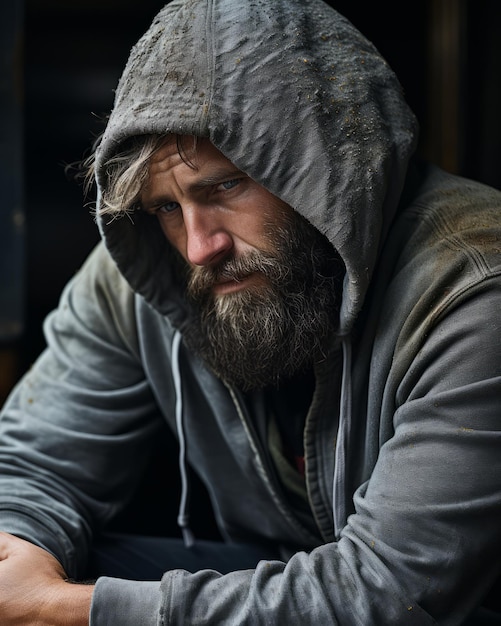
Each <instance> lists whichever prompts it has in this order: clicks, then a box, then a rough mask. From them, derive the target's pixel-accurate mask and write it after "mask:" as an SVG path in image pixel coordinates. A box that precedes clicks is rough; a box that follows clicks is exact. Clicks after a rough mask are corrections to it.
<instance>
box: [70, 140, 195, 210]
mask: <svg viewBox="0 0 501 626" xmlns="http://www.w3.org/2000/svg"><path fill="white" fill-rule="evenodd" d="M169 137H175V139H176V144H177V151H178V153H179V155H180V157H181V158H182V160H183V161H184V162H185V163H187V164H188V165H189V166H190V167H193V168H194V167H195V165H194V164H193V162H192V161H191V160H190V159H189V157H188V156H187V150H186V147H185V142H186V138H185V137H183V136H181V135H137V136H135V137H131V138H130V139H128V140H127V141H126V142H125V143H124V144H123V146H122V149H121V150H120V152H118V153H117V154H115V155H114V156H112V157H111V158H110V159H109V160H108V161H106V162H105V163H104V165H103V166H102V167H103V171H104V173H105V176H106V182H105V184H104V186H103V189H102V197H101V206H100V207H99V209H98V210H99V213H100V214H106V215H110V216H112V217H121V216H123V215H128V214H130V213H133V212H134V211H135V210H136V209H137V206H138V200H139V195H140V193H141V189H142V188H143V185H144V183H145V181H146V179H147V178H148V166H149V162H150V159H151V157H152V156H153V154H154V153H155V152H156V151H157V150H158V149H159V148H160V147H161V146H162V145H163V144H164V143H165V142H166V141H167V140H168V139H169ZM98 143H99V140H98V142H96V144H95V148H96V146H97V145H98ZM196 146H197V137H193V147H192V150H193V152H194V151H195V150H196ZM80 169H81V172H82V174H81V177H82V178H83V180H84V189H85V192H86V193H87V192H88V191H89V189H90V187H91V186H92V184H93V182H94V181H95V175H96V149H94V150H93V153H92V155H91V156H89V157H88V158H87V159H85V160H84V161H82V163H81V167H80Z"/></svg>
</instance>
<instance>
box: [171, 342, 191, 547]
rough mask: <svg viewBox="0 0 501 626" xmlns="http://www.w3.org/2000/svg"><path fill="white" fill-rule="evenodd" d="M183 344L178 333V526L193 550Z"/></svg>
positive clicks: (174, 373) (174, 347) (174, 371)
mask: <svg viewBox="0 0 501 626" xmlns="http://www.w3.org/2000/svg"><path fill="white" fill-rule="evenodd" d="M180 343H181V333H180V332H179V331H176V332H175V334H174V339H173V340H172V377H173V379H174V388H175V390H176V429H177V436H178V438H179V472H180V474H181V500H180V503H179V513H178V516H177V524H178V526H179V528H180V529H181V532H182V534H183V541H184V545H185V546H186V547H187V548H191V547H192V546H193V544H194V543H195V537H194V535H193V533H192V531H191V529H190V528H189V525H188V524H189V515H188V512H187V508H188V498H189V493H190V486H189V481H188V472H187V468H186V442H185V437H184V428H183V427H184V425H183V394H182V385H181V373H180V370H179V344H180Z"/></svg>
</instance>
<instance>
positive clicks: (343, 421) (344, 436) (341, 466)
mask: <svg viewBox="0 0 501 626" xmlns="http://www.w3.org/2000/svg"><path fill="white" fill-rule="evenodd" d="M341 347H342V351H343V372H342V377H341V398H340V402H339V427H338V434H337V440H336V457H335V458H336V464H335V469H334V481H333V487H332V507H333V511H332V515H333V518H334V533H335V536H336V538H337V539H339V537H340V535H341V530H342V529H343V527H344V526H345V524H346V500H345V493H346V484H345V483H346V452H347V450H348V444H349V440H350V429H351V409H352V397H351V341H350V338H349V337H348V336H344V337H341Z"/></svg>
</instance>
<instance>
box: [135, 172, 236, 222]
mask: <svg viewBox="0 0 501 626" xmlns="http://www.w3.org/2000/svg"><path fill="white" fill-rule="evenodd" d="M242 177H247V174H244V172H242V170H239V169H237V168H236V167H231V168H230V167H225V166H222V167H220V168H218V169H215V170H214V171H213V172H211V173H210V174H208V175H207V176H202V177H201V178H199V179H198V180H195V181H193V182H192V183H191V184H189V185H188V187H187V190H188V191H189V192H194V191H201V190H203V189H206V188H207V187H211V186H212V185H218V184H219V183H222V182H224V181H225V180H231V179H232V178H242ZM167 202H172V198H171V197H169V196H168V195H167V194H160V195H158V196H152V197H151V198H148V199H147V200H146V202H143V201H141V202H140V203H139V207H140V208H141V209H142V210H143V211H147V210H148V209H153V208H154V207H158V206H160V205H162V204H166V203H167Z"/></svg>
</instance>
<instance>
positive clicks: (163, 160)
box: [141, 138, 292, 297]
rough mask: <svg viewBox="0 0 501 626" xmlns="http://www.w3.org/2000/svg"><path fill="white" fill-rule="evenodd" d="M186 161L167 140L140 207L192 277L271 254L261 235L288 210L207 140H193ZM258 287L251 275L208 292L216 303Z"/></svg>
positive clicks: (257, 277) (224, 281) (259, 279)
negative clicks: (231, 260)
mask: <svg viewBox="0 0 501 626" xmlns="http://www.w3.org/2000/svg"><path fill="white" fill-rule="evenodd" d="M192 145H193V138H191V139H190V138H183V146H185V147H189V146H192ZM186 158H187V159H189V162H186V161H185V160H183V158H182V157H181V155H180V154H179V150H178V146H177V143H176V141H175V139H170V140H167V142H166V143H165V144H164V146H163V147H162V148H161V149H160V150H159V151H158V152H157V153H156V154H155V155H154V156H153V158H152V159H151V161H150V167H149V173H148V183H147V185H146V186H145V188H144V189H143V192H142V194H141V205H142V207H143V210H145V211H146V212H148V213H152V214H155V215H156V216H157V218H158V221H159V223H160V226H161V228H162V230H163V232H164V234H165V236H166V237H167V239H168V240H169V242H170V243H171V244H172V245H173V246H174V247H175V248H176V249H177V250H178V252H179V253H180V254H181V256H182V257H183V258H184V260H185V261H186V262H187V263H188V264H189V265H190V267H191V268H192V271H193V272H194V274H196V273H197V271H198V268H204V267H212V268H213V267H217V266H218V265H219V264H220V263H221V261H224V260H225V259H227V258H229V257H234V258H236V259H239V258H244V257H245V256H247V255H249V254H251V253H255V252H259V251H261V252H273V249H272V247H273V243H272V242H271V241H270V240H269V236H267V233H269V232H270V230H271V231H272V232H273V230H274V228H275V227H278V226H280V224H282V223H283V222H284V220H285V216H286V215H290V214H291V213H292V209H291V208H290V207H289V206H288V205H287V204H286V203H285V202H282V201H281V200H279V199H278V198H277V197H275V196H274V195H273V194H271V193H270V192H268V191H267V190H266V189H264V188H263V187H261V185H259V184H258V183H256V182H255V181H253V180H252V179H251V178H249V177H248V176H246V175H245V174H244V173H243V172H241V171H240V170H238V169H237V168H236V167H235V166H234V165H233V164H232V163H231V162H230V161H229V160H228V159H227V158H226V157H225V156H223V155H222V154H221V152H219V150H217V149H216V148H215V147H214V146H213V145H212V144H211V143H210V142H209V141H208V140H207V139H198V140H197V143H196V148H194V149H193V151H192V152H187V154H186ZM262 282H263V277H262V275H260V274H259V273H257V272H253V273H250V274H248V275H245V276H240V277H239V278H238V279H235V278H230V277H222V278H220V279H218V280H217V281H216V283H215V284H214V285H213V288H212V289H213V293H214V295H215V296H221V297H222V296H224V295H226V294H230V293H235V292H237V291H240V290H242V289H248V288H251V287H253V286H257V285H258V284H260V283H262Z"/></svg>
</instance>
